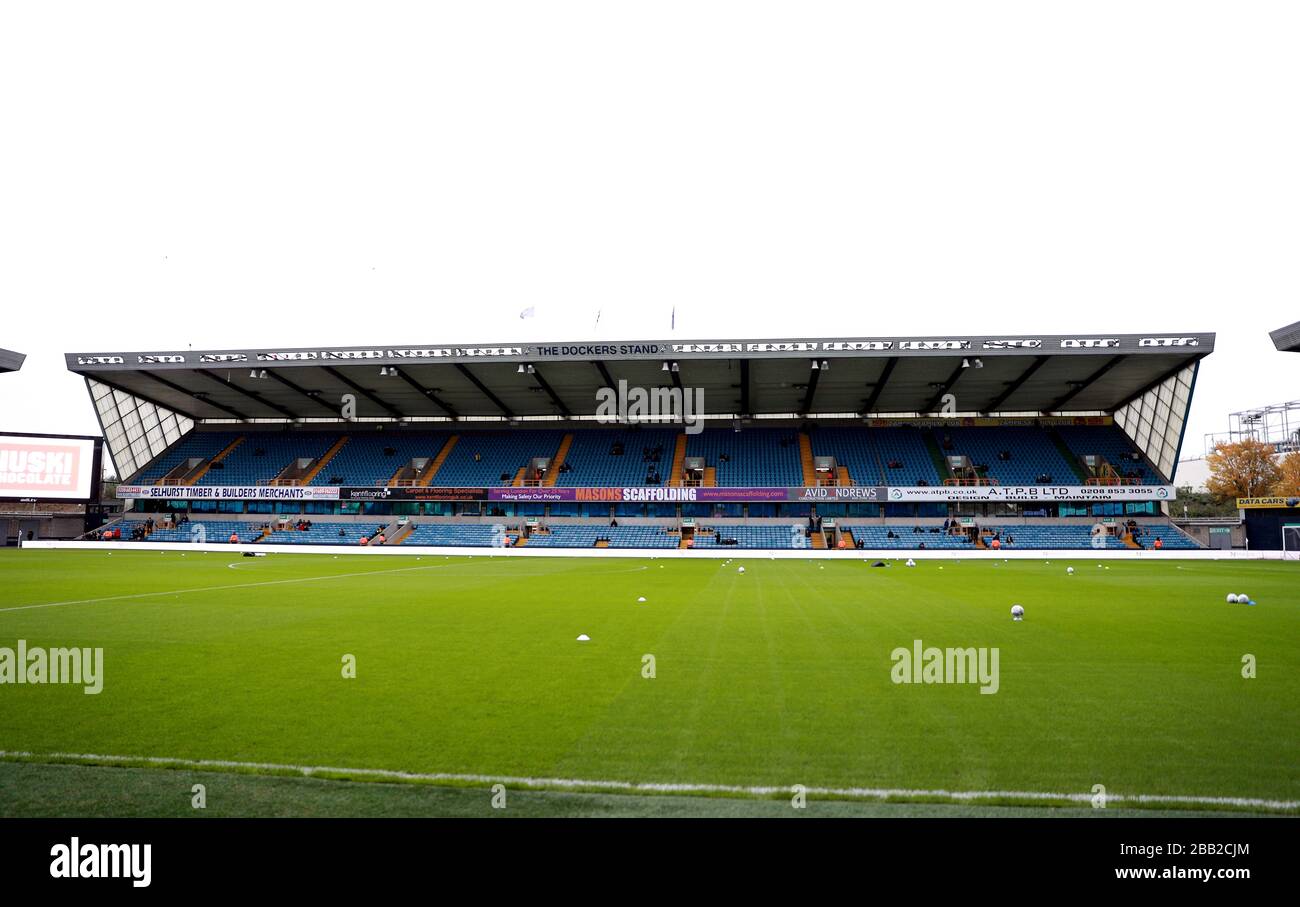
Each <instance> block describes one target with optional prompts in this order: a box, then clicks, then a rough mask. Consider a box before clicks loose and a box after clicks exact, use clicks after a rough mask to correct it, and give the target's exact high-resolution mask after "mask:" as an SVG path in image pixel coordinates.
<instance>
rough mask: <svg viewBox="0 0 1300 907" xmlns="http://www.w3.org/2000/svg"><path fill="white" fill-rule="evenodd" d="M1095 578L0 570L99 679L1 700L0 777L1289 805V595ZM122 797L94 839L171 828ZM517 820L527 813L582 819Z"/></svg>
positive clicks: (511, 564) (556, 565) (1294, 741)
mask: <svg viewBox="0 0 1300 907" xmlns="http://www.w3.org/2000/svg"><path fill="white" fill-rule="evenodd" d="M1078 554H1080V555H1084V554H1086V553H1084V552H1080V553H1078ZM1046 560H1050V561H1051V563H1050V564H1048V563H1045V562H1044V561H1046ZM1067 563H1070V564H1073V565H1074V567H1075V570H1076V572H1075V575H1074V576H1067V575H1066V572H1065V567H1066V565H1067ZM1105 563H1106V565H1107V566H1109V569H1106V568H1105V567H1098V566H1097V565H1096V562H1095V561H1089V560H1087V559H1086V557H1081V558H1078V559H1075V560H1070V561H1068V562H1067V560H1066V559H1065V558H1064V557H1062V556H1061V555H1060V553H1057V554H1055V555H1050V556H1045V557H1044V559H1043V560H1034V561H1011V562H1001V561H998V562H994V561H991V560H978V561H977V560H967V561H964V562H961V563H956V562H952V561H920V562H919V563H918V566H917V567H915V568H906V567H903V566H902V564H901V562H895V564H894V565H893V566H891V567H888V568H872V567H869V566H868V565H867V563H865V562H863V561H861V560H850V561H811V560H808V561H803V560H788V561H787V560H780V561H774V560H769V559H768V558H766V557H764V556H762V555H761V554H757V555H753V554H751V555H749V556H740V557H737V558H735V559H734V560H733V561H732V563H731V564H729V565H725V566H724V564H723V562H722V561H720V560H713V559H708V560H706V559H699V560H693V559H692V560H675V559H674V560H624V559H612V558H611V559H601V558H564V559H558V558H557V559H552V558H506V557H496V558H490V557H488V556H486V555H479V556H476V557H472V558H471V557H457V558H443V557H441V556H437V557H434V556H424V557H422V558H419V559H417V558H416V557H401V558H393V557H348V556H341V557H337V558H336V557H332V556H328V555H323V556H317V555H294V554H287V553H274V554H272V555H270V556H268V557H265V558H256V559H253V558H239V557H234V556H232V555H227V554H222V553H211V554H203V553H199V552H188V553H186V554H185V556H182V555H181V554H180V553H178V552H167V553H161V554H160V553H158V552H144V551H115V552H113V553H112V554H110V553H109V552H108V551H84V552H78V551H23V552H15V551H6V552H0V646H7V647H10V648H13V647H15V646H16V644H17V641H18V640H19V639H23V640H26V643H27V645H28V646H29V647H31V646H44V647H56V646H89V647H102V648H103V650H104V687H103V692H102V693H100V694H99V695H86V694H85V693H84V692H83V691H82V689H81V687H76V686H53V685H44V686H41V685H22V686H9V685H4V686H0V750H2V751H4V753H5V754H6V755H5V756H4V757H3V759H5V760H8V761H9V762H14V761H34V762H37V763H53V762H65V761H70V762H82V763H92V764H93V763H97V762H102V763H105V764H111V765H136V766H140V767H144V768H149V769H150V770H149V772H147V773H145V774H144V775H143V777H154V776H169V775H170V776H173V777H174V776H179V775H185V774H186V773H187V772H190V771H193V770H197V769H199V768H205V769H211V768H219V769H223V770H226V771H237V772H240V773H242V774H245V775H250V776H268V775H278V774H291V773H293V772H295V771H296V770H297V768H298V767H325V768H328V769H332V771H325V772H317V774H318V775H319V776H320V777H344V778H346V777H355V778H358V779H361V780H383V781H392V780H395V779H394V778H393V777H392V776H389V775H385V774H383V772H393V773H397V772H402V773H410V774H411V775H412V776H413V777H409V778H406V779H404V780H408V781H417V782H423V783H424V784H431V785H435V786H437V787H440V788H446V787H461V788H477V789H478V790H477V791H475V794H474V797H475V799H474V803H475V804H476V805H475V806H474V807H473V808H474V809H482V810H483V811H486V810H487V803H488V798H487V797H485V796H483V795H482V793H481V791H482V790H483V789H485V788H487V787H489V786H490V785H491V784H492V783H493V780H494V779H500V780H502V781H504V782H505V783H506V785H507V787H510V788H514V789H519V788H522V787H525V786H527V785H529V784H533V785H535V786H537V787H539V788H541V789H546V788H560V789H563V790H565V791H566V792H568V793H573V792H574V791H583V790H587V791H589V792H591V793H594V794H599V795H600V796H601V797H602V798H605V799H608V800H610V801H611V802H613V803H615V804H621V803H628V804H633V803H644V802H646V799H647V798H644V797H639V798H636V799H633V798H628V799H627V800H618V799H617V797H618V796H619V795H622V794H625V793H627V792H632V793H636V794H646V793H649V792H651V791H652V790H653V788H652V787H649V786H654V785H663V786H666V787H669V788H671V787H672V786H674V785H687V786H697V787H699V788H707V787H710V786H716V787H719V788H722V789H720V790H714V791H711V792H712V793H715V794H724V795H727V796H730V797H733V798H734V797H751V798H754V797H758V798H762V797H767V798H771V799H782V800H788V798H789V796H790V794H789V790H790V788H791V787H792V786H793V785H804V786H805V787H807V788H809V789H810V791H811V793H810V795H809V796H810V799H813V800H816V799H817V798H818V797H819V796H823V797H827V798H830V799H844V798H846V797H848V796H852V795H851V794H846V793H844V792H845V791H846V790H849V789H854V790H858V791H860V792H861V793H860V794H858V795H860V796H870V797H881V798H885V799H902V800H913V801H940V802H942V801H944V800H949V799H952V798H950V797H948V796H946V795H945V794H943V793H941V792H960V793H963V794H970V795H974V796H976V799H978V800H980V801H982V802H983V803H984V804H985V805H989V804H1023V805H1033V806H1035V807H1042V806H1044V805H1048V804H1051V803H1054V802H1063V800H1062V799H1061V798H1063V797H1064V796H1067V795H1072V796H1076V797H1077V796H1080V795H1084V796H1087V795H1090V792H1091V791H1092V788H1093V786H1094V785H1096V784H1102V785H1104V786H1105V787H1106V790H1107V792H1108V793H1109V794H1110V795H1112V796H1113V795H1120V796H1123V797H1130V796H1146V797H1151V798H1172V797H1194V798H1205V801H1202V800H1198V801H1196V802H1194V803H1182V804H1176V803H1175V804H1170V803H1165V804H1163V805H1181V806H1182V808H1185V809H1206V808H1225V809H1227V808H1233V809H1238V810H1240V809H1253V810H1260V809H1263V810H1265V811H1267V810H1269V809H1272V810H1273V811H1276V810H1277V808H1278V807H1277V805H1276V802H1275V803H1274V805H1273V806H1272V807H1267V806H1260V805H1259V804H1250V803H1231V804H1214V803H1210V802H1206V801H1208V800H1209V798H1232V799H1234V800H1242V801H1253V800H1262V801H1281V802H1283V803H1294V802H1295V801H1300V771H1298V770H1297V765H1300V734H1298V733H1297V728H1298V727H1300V670H1297V669H1298V668H1300V653H1297V646H1296V641H1297V640H1300V566H1298V565H1296V564H1289V563H1278V562H1240V563H1234V562H1208V561H1183V562H1168V561H1164V562H1136V561H1134V562H1129V561H1107V562H1105ZM741 564H743V565H744V566H745V567H746V573H745V574H743V575H741V574H739V573H738V572H737V569H736V568H737V566H738V565H741ZM940 567H942V569H940ZM1229 592H1233V593H1238V592H1246V593H1249V594H1250V595H1251V596H1252V597H1253V598H1254V599H1255V600H1256V601H1257V602H1258V605H1256V606H1254V607H1251V606H1242V605H1229V604H1227V603H1226V602H1225V601H1224V597H1225V596H1226V595H1227V594H1228V593H1229ZM640 596H644V597H645V598H646V599H647V600H646V602H644V603H638V601H637V599H638V597H640ZM1013 603H1019V604H1022V605H1024V606H1025V609H1026V612H1027V613H1026V619H1025V620H1024V621H1023V622H1020V623H1016V622H1013V621H1012V620H1011V619H1010V615H1009V610H1010V607H1011V605H1012V604H1013ZM583 633H585V634H587V635H589V636H590V637H591V640H590V642H585V643H580V642H577V641H576V639H575V638H576V637H577V636H578V635H579V634H583ZM918 639H919V640H922V642H923V644H924V645H925V646H937V647H940V648H944V647H997V648H998V649H999V651H1000V659H999V667H1000V677H999V683H998V692H997V693H996V694H994V695H981V694H980V692H979V690H978V687H977V686H975V685H969V684H965V685H959V684H951V685H922V684H912V685H903V684H895V683H893V682H892V681H891V668H892V667H893V662H892V661H891V658H890V653H891V652H892V651H893V650H894V649H896V648H899V647H903V648H910V647H911V646H912V645H913V641H914V640H918ZM1247 654H1249V655H1253V656H1254V658H1255V660H1256V663H1257V672H1258V676H1257V677H1255V678H1254V679H1245V678H1243V677H1242V658H1243V656H1245V655H1247ZM345 655H351V656H354V657H355V659H356V677H355V679H346V678H344V677H343V676H342V675H343V671H342V660H343V658H344V656H345ZM646 655H653V656H654V663H655V675H656V676H655V677H654V678H653V679H647V678H646V677H644V676H643V667H644V664H645V662H644V660H643V659H644V656H646ZM19 754H30V755H19ZM60 754H61V755H60ZM99 757H118V758H115V759H111V760H106V759H102V758H99ZM150 760H168V761H152V762H151V761H150ZM217 762H223V763H231V764H230V765H215V764H214V763H217ZM164 767H169V768H174V769H181V770H182V771H179V772H165V771H163V768H164ZM20 771H22V772H25V773H26V774H23V775H22V777H23V778H24V779H26V780H27V781H29V782H30V783H31V784H34V785H36V787H35V789H36V790H37V791H40V790H44V791H45V792H46V793H45V794H44V798H45V799H44V800H43V801H41V802H45V803H46V804H47V808H48V804H49V803H50V802H51V801H53V802H56V803H57V802H60V801H61V800H62V801H63V802H68V799H69V797H70V796H71V795H70V794H69V792H68V787H67V784H68V782H67V779H68V778H70V777H74V776H75V775H69V774H68V773H67V770H59V771H56V770H53V769H48V768H41V769H36V768H32V767H31V766H17V765H6V766H0V814H10V815H12V814H31V813H32V812H39V811H40V810H39V809H36V808H35V807H34V806H32V803H33V802H35V801H34V799H33V798H32V797H31V796H30V795H29V796H28V797H26V798H23V799H21V801H20V800H19V798H15V797H12V796H11V797H8V798H6V797H4V796H3V792H4V791H5V790H6V789H8V790H13V789H14V781H13V779H14V778H15V777H17V776H16V774H15V773H17V772H20ZM103 771H108V770H107V769H106V770H103ZM115 771H117V772H118V773H119V774H118V775H117V776H116V777H122V778H125V777H127V776H126V774H125V773H124V772H123V770H122V769H116V770H115ZM131 771H132V772H134V773H135V774H133V775H132V776H131V777H135V776H136V775H138V774H140V773H139V772H136V770H135V769H132V770H131ZM85 777H89V776H85ZM96 777H100V776H99V775H96ZM5 779H9V782H8V786H6V781H5ZM42 779H44V780H42ZM530 779H531V780H530ZM283 780H285V779H278V780H277V779H269V780H267V782H266V783H268V784H273V786H274V787H275V789H276V790H277V791H288V792H289V793H283V794H277V796H280V795H283V796H286V797H289V799H290V801H292V799H293V797H294V796H295V795H294V794H293V793H292V791H294V790H300V789H301V790H305V788H300V787H297V786H294V785H282V784H280V782H281V781H283ZM608 783H613V786H608V787H602V785H606V784H608ZM142 784H143V782H142ZM256 784H257V782H256V781H250V782H249V783H248V784H245V785H240V786H238V788H237V789H238V790H242V791H244V793H237V794H236V795H235V796H236V798H238V797H241V796H246V797H247V799H248V803H247V809H246V810H244V811H245V812H247V813H248V814H263V813H262V812H260V811H259V809H260V808H259V807H258V806H257V800H258V796H257V795H255V794H253V793H251V791H252V790H253V789H254V787H256ZM630 785H647V786H648V787H645V788H641V789H632V788H630V787H628V786H630ZM143 786H144V787H145V788H148V786H149V785H147V784H144V785H143ZM137 787H139V785H137ZM375 787H376V788H377V787H378V785H376V786H375ZM24 789H26V788H24ZM257 789H264V788H257ZM821 790H825V791H832V792H833V793H825V794H820V795H819V793H818V791H821ZM887 792H892V793H887ZM981 794H983V795H985V796H979V795H981ZM141 796H144V797H145V800H144V804H143V805H142V803H141V801H140V800H139V798H136V799H130V800H129V802H128V798H124V799H123V800H122V801H121V802H120V803H116V804H115V801H114V800H113V798H112V797H108V798H107V800H105V799H104V798H99V799H98V800H95V801H94V802H95V803H98V804H99V805H97V806H93V805H87V806H85V810H86V811H87V812H89V813H94V814H107V815H113V814H131V815H135V814H170V813H169V808H167V807H164V806H163V805H162V804H161V802H159V803H158V805H157V806H156V809H155V810H154V811H153V812H150V807H149V806H148V803H149V802H150V801H149V799H148V796H147V795H146V794H141ZM310 796H314V794H311V793H309V792H308V793H302V794H301V797H304V798H310ZM512 796H513V795H512ZM528 797H529V798H530V799H529V800H527V802H529V803H533V804H534V805H535V808H536V810H537V811H536V812H534V813H533V814H544V813H546V811H547V809H548V807H547V806H545V804H546V803H550V804H552V805H553V807H554V811H555V812H556V813H560V814H572V813H573V812H574V810H573V809H571V805H572V802H573V801H571V800H564V799H562V798H558V795H554V796H552V797H551V799H549V800H548V799H547V798H546V797H537V796H536V795H535V794H533V793H529V794H528ZM557 798H558V799H557ZM651 799H652V798H651ZM698 799H699V798H696V800H698ZM72 802H80V801H76V798H75V797H73V798H72ZM85 802H87V803H88V804H89V803H90V801H85ZM304 802H307V801H306V800H304ZM403 802H406V801H403ZM424 802H426V807H427V808H428V809H429V810H430V811H431V812H433V813H435V814H436V813H439V812H442V811H445V812H447V813H448V814H461V813H460V812H458V809H459V807H454V806H453V805H451V800H437V799H434V800H428V801H424ZM600 802H602V803H603V802H604V799H602V800H601V801H600ZM440 804H441V805H440ZM536 804H542V805H536ZM566 804H567V805H566ZM1075 805H1076V806H1078V805H1080V804H1078V803H1076V804H1075ZM1083 805H1086V803H1085V804H1083ZM1117 805H1123V806H1125V807H1130V806H1134V805H1138V804H1136V803H1134V802H1133V801H1129V800H1125V801H1122V804H1117ZM1142 805H1146V806H1158V805H1162V804H1160V803H1159V802H1157V801H1148V802H1146V803H1144V804H1142ZM305 808H306V807H305ZM346 808H347V807H346V806H340V807H338V809H343V810H346ZM408 808H415V807H410V806H409V804H408V805H407V806H404V807H401V809H408ZM422 808H423V807H422ZM466 808H467V809H468V808H469V807H466ZM620 808H621V809H623V811H624V812H626V811H628V809H627V807H617V806H616V807H610V808H609V810H612V811H613V812H614V813H616V814H621V813H619V809H620ZM785 808H788V806H786V807H785ZM223 809H225V810H226V811H227V814H229V812H231V811H233V812H236V813H239V812H240V809H239V807H238V806H236V807H234V808H233V810H232V807H231V804H230V802H229V801H226V802H225V803H224V805H223ZM376 809H377V810H379V811H380V812H383V808H382V807H376ZM401 809H398V812H401ZM609 810H606V808H605V807H600V808H593V811H594V813H595V814H602V813H603V812H607V811H609ZM640 810H642V807H636V808H634V809H632V810H631V811H640ZM56 811H57V810H56ZM309 811H310V810H309ZM644 811H646V812H653V809H651V808H650V807H644ZM1290 811H1294V808H1291V810H1290ZM577 812H579V813H581V810H577ZM687 814H689V812H688V813H687Z"/></svg>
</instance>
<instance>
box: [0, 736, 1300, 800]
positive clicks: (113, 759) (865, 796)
mask: <svg viewBox="0 0 1300 907" xmlns="http://www.w3.org/2000/svg"><path fill="white" fill-rule="evenodd" d="M0 761H6V762H38V763H48V764H74V765H123V766H131V767H143V768H162V769H189V770H196V771H226V772H245V773H254V774H275V775H302V776H304V777H319V778H330V779H337V780H355V781H388V782H402V783H409V784H433V785H439V784H441V785H447V786H469V785H477V784H505V785H507V786H513V787H517V788H523V789H526V790H562V791H603V792H608V793H626V794H688V795H690V794H693V795H700V796H728V797H776V796H788V795H790V794H792V793H793V792H794V791H793V788H791V787H771V786H745V785H735V784H698V783H686V782H635V781H610V780H599V779H589V778H585V779H584V778H527V777H511V776H508V775H478V774H455V773H451V772H427V773H426V772H403V771H396V770H393V769H382V768H339V767H334V766H324V765H289V764H283V763H275V762H237V761H233V760H227V759H179V758H174V757H169V756H115V755H104V754H101V753H32V752H25V751H14V750H0ZM804 793H805V794H806V795H807V796H811V797H817V798H825V799H834V800H881V801H916V802H926V803H981V802H988V803H1003V804H1007V803H1010V804H1017V803H1021V804H1029V803H1032V804H1035V805H1053V804H1058V805H1065V804H1069V805H1074V804H1079V803H1090V802H1091V801H1092V799H1093V795H1092V794H1090V793H1052V792H1046V791H987V790H984V791H980V790H976V791H949V790H917V789H906V788H877V787H806V788H804ZM1106 803H1107V805H1112V804H1116V805H1117V804H1121V803H1122V804H1125V805H1128V806H1136V807H1147V808H1161V807H1175V806H1179V807H1181V806H1204V807H1213V808H1236V809H1253V810H1262V811H1268V812H1296V811H1300V800H1268V799H1260V798H1254V797H1203V796H1195V795H1171V794H1111V793H1108V794H1107V795H1106Z"/></svg>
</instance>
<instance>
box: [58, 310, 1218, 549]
mask: <svg viewBox="0 0 1300 907" xmlns="http://www.w3.org/2000/svg"><path fill="white" fill-rule="evenodd" d="M1213 345H1214V336H1213V335H1212V334H1168V335H1150V336H1140V335H1099V334H1097V335H1092V334H1086V335H1085V334H1081V335H1077V336H1032V337H1030V336H1014V337H958V338H938V337H915V338H907V337H882V338H851V339H797V340H788V339H774V340H764V341H753V340H744V341H741V340H729V341H719V340H711V341H698V342H683V341H647V342H635V343H634V342H626V343H601V344H563V343H561V344H555V345H546V344H500V345H484V346H474V347H455V346H431V347H391V348H376V349H369V348H346V349H343V348H338V349H291V350H267V349H249V350H225V351H210V352H200V351H184V352H146V353H84V354H69V355H68V356H67V361H68V366H69V368H70V369H71V370H73V371H74V372H76V373H78V374H80V375H82V376H83V377H84V378H85V381H86V385H87V388H88V390H89V392H90V396H91V399H92V402H93V404H94V407H95V411H96V414H97V416H98V417H99V419H100V423H101V426H102V427H103V430H104V436H105V438H106V441H107V447H108V449H109V452H110V454H111V456H112V457H113V460H114V463H115V465H116V466H117V468H118V470H119V472H120V473H121V474H122V475H125V476H127V479H126V480H125V481H124V482H123V484H122V486H120V488H119V491H118V494H119V496H120V497H122V498H123V499H125V500H126V501H127V502H128V512H127V514H126V516H125V517H124V519H123V521H122V523H121V524H120V525H119V526H118V527H117V529H119V530H121V529H125V530H126V531H125V533H124V535H125V538H127V539H129V538H131V536H132V535H133V534H134V535H135V537H136V538H137V539H138V540H139V539H145V540H147V541H150V542H159V541H178V542H180V541H188V540H189V539H190V538H191V537H192V534H193V532H194V526H195V525H202V526H203V527H204V536H205V538H206V539H207V540H208V541H214V540H215V541H225V540H227V539H229V538H230V536H231V535H232V534H233V535H235V536H236V537H237V538H238V539H239V541H240V542H243V543H246V544H255V545H259V546H281V545H283V546H290V545H292V546H302V545H350V546H356V547H360V544H361V542H362V541H363V540H365V541H366V542H367V543H368V544H369V543H371V542H372V541H373V542H374V543H375V544H376V546H377V547H378V546H379V545H378V541H377V540H378V539H379V538H380V537H381V536H382V547H384V548H386V549H393V548H397V549H401V550H415V549H417V548H422V547H448V548H465V547H471V548H473V547H494V546H496V547H499V546H502V545H507V546H511V547H529V548H535V549H550V548H556V549H568V550H571V549H586V548H591V549H600V548H619V549H632V550H640V549H644V550H649V551H654V550H661V549H666V548H688V547H689V548H692V549H697V550H702V551H708V550H720V549H732V548H736V549H768V550H770V549H775V548H790V547H799V546H801V545H802V546H807V547H810V548H823V547H826V548H832V547H841V548H843V547H856V548H864V549H881V550H894V549H909V548H910V549H916V550H922V549H925V550H931V549H943V550H948V549H955V550H963V549H965V550H979V549H981V548H984V547H985V546H986V545H987V544H989V542H990V541H991V540H992V537H993V535H997V545H998V547H999V548H1005V549H1008V550H1011V549H1016V548H1020V549H1068V548H1086V547H1092V546H1094V545H1097V544H1098V543H1097V540H1096V539H1095V537H1094V534H1095V531H1096V530H1095V527H1097V526H1098V525H1102V526H1104V530H1103V531H1104V535H1105V537H1104V538H1103V539H1101V541H1100V546H1101V547H1108V548H1115V549H1117V550H1118V549H1123V548H1142V547H1146V546H1147V545H1148V544H1153V543H1154V542H1155V540H1156V538H1157V537H1158V538H1159V539H1160V547H1168V548H1173V549H1180V548H1184V547H1188V546H1192V547H1194V546H1195V543H1193V542H1191V541H1190V540H1189V539H1188V538H1187V537H1186V536H1184V535H1183V534H1182V533H1180V532H1179V531H1178V530H1176V529H1174V528H1173V527H1172V526H1171V525H1170V524H1169V522H1168V519H1167V516H1166V513H1165V509H1166V506H1167V504H1168V501H1169V500H1171V499H1172V498H1173V496H1174V492H1173V488H1172V485H1173V480H1174V475H1173V472H1174V468H1175V464H1176V463H1177V456H1178V451H1179V448H1180V447H1181V444H1182V435H1183V424H1184V421H1185V419H1186V415H1187V411H1188V408H1189V406H1190V401H1191V394H1192V390H1193V389H1194V384H1195V377H1196V373H1197V370H1198V368H1199V362H1200V360H1201V359H1202V358H1203V357H1204V356H1206V355H1208V354H1209V353H1210V352H1211V351H1212V350H1213ZM625 386H633V387H638V388H644V389H646V390H647V391H648V392H651V393H660V394H663V395H664V398H665V399H668V398H669V395H671V394H672V393H673V392H674V391H676V392H678V393H682V392H685V391H686V390H694V391H697V392H699V393H701V394H702V397H703V401H704V421H703V422H702V423H697V424H693V425H692V424H689V423H688V422H684V421H682V420H674V419H673V418H671V416H670V417H664V416H663V414H662V413H660V414H650V415H649V416H647V417H645V418H640V419H636V420H628V421H625V422H622V423H619V422H616V421H615V422H611V420H610V419H608V418H606V416H607V415H608V414H602V411H601V410H600V408H599V404H598V399H599V397H598V393H597V392H598V391H599V390H600V389H602V388H615V387H625ZM679 414H680V413H679ZM629 423H634V424H629ZM151 519H152V520H153V521H154V522H153V523H152V524H150V525H148V526H147V531H140V527H141V525H143V524H144V523H145V521H148V520H151ZM177 520H188V523H187V524H182V525H180V526H176V525H175V522H176V521H177ZM958 521H960V523H959V522H958ZM945 522H947V523H948V524H949V527H950V528H949V529H948V530H939V529H938V528H937V527H939V526H941V525H942V524H944V523H945ZM308 524H310V525H308ZM836 524H838V526H837V525H836ZM163 525H166V526H172V527H174V528H161V527H162V526H163ZM958 525H960V526H961V528H960V529H953V528H952V527H955V526H958ZM972 527H975V528H972ZM110 528H112V527H110ZM800 538H802V541H800Z"/></svg>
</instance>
